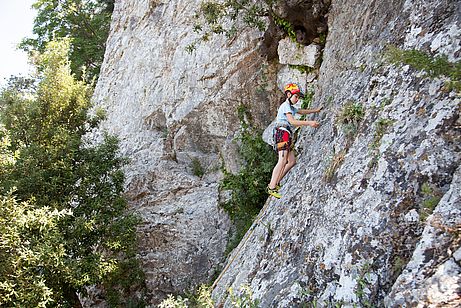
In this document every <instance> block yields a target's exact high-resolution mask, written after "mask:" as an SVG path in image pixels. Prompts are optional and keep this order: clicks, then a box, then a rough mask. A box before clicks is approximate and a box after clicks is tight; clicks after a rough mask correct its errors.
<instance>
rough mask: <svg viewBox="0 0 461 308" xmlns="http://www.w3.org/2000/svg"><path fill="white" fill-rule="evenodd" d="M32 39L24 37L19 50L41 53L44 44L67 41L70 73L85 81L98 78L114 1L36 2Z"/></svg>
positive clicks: (55, 0)
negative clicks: (83, 78)
mask: <svg viewBox="0 0 461 308" xmlns="http://www.w3.org/2000/svg"><path fill="white" fill-rule="evenodd" d="M33 8H35V9H36V10H37V17H36V18H35V21H34V28H33V33H34V34H35V37H34V38H26V39H24V40H23V42H22V43H21V45H20V47H22V48H23V49H24V50H28V51H31V50H38V51H39V52H43V51H44V49H45V46H46V45H47V43H49V42H50V41H52V40H55V39H59V38H70V39H71V48H70V55H69V58H70V61H71V69H72V72H73V73H74V74H75V75H76V76H77V78H80V77H81V76H84V75H85V78H86V80H87V81H89V80H92V78H93V77H96V78H97V76H98V75H99V70H100V67H101V64H102V60H103V57H104V51H105V45H106V40H107V36H108V34H109V28H110V19H111V15H112V11H113V9H114V0H75V1H74V0H72V1H71V0H36V1H35V3H34V4H33Z"/></svg>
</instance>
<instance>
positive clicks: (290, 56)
mask: <svg viewBox="0 0 461 308" xmlns="http://www.w3.org/2000/svg"><path fill="white" fill-rule="evenodd" d="M278 54H279V62H280V63H281V64H291V65H303V66H309V67H315V64H316V63H317V60H318V58H319V56H320V46H319V45H316V44H311V45H309V46H299V44H296V43H294V42H292V41H291V40H290V39H289V38H285V39H283V40H281V41H280V42H279V47H278Z"/></svg>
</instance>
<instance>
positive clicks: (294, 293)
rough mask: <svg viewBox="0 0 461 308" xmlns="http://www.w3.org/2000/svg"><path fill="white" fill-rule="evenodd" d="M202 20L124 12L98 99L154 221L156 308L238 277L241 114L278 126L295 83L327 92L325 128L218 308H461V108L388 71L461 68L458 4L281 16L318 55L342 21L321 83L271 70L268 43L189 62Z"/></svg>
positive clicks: (242, 37)
mask: <svg viewBox="0 0 461 308" xmlns="http://www.w3.org/2000/svg"><path fill="white" fill-rule="evenodd" d="M330 2H331V6H329V5H330ZM199 4H200V1H199V0H183V1H179V0H172V1H164V0H149V1H148V0H139V1H135V0H123V1H122V0H118V1H116V3H115V11H114V14H113V21H112V27H111V34H110V36H109V39H108V42H107V50H106V55H105V62H104V64H103V67H102V70H101V75H100V79H99V81H98V84H97V87H96V91H95V95H94V101H95V102H96V104H97V105H98V106H100V107H103V108H104V109H106V110H107V115H108V117H107V120H106V121H105V122H104V123H103V127H102V130H101V131H103V130H107V131H108V132H110V133H112V134H115V135H117V136H118V137H119V138H120V141H121V152H122V154H123V155H124V156H126V157H128V158H129V159H130V162H129V164H128V166H127V167H126V176H127V182H126V194H127V196H128V198H129V201H130V205H131V207H132V209H133V211H135V212H136V213H138V214H139V215H140V216H141V218H142V219H143V222H142V224H141V225H140V227H139V230H138V233H139V238H140V242H139V256H140V258H141V261H142V265H143V269H144V271H145V273H146V276H147V283H148V289H149V295H150V303H151V304H152V306H153V305H155V304H156V303H158V302H159V300H160V299H162V298H164V297H165V296H166V294H169V293H182V292H185V291H190V290H192V289H193V288H194V287H195V286H196V285H198V284H200V283H204V282H208V281H209V280H210V279H211V277H212V276H213V275H214V274H215V272H216V271H217V269H218V268H219V267H222V266H223V265H224V264H223V261H224V260H223V252H224V250H225V247H226V243H227V239H228V234H229V230H230V228H231V223H230V221H229V218H228V216H227V215H226V214H225V213H224V212H223V211H222V209H220V207H219V206H218V204H219V202H221V201H222V200H223V199H225V198H228V196H227V197H226V194H225V193H223V192H220V191H219V181H220V179H221V178H222V174H221V172H220V168H221V165H222V164H224V166H225V167H226V168H227V169H228V170H229V171H231V172H238V170H239V168H240V166H241V162H240V160H239V159H238V157H237V156H238V155H237V153H238V147H237V144H236V143H235V142H233V140H234V138H235V137H236V136H237V135H238V132H239V119H238V116H237V112H236V110H237V108H238V107H239V106H241V105H246V106H247V108H249V110H250V112H251V115H252V117H253V120H254V121H255V123H256V124H257V125H258V126H259V127H261V128H264V127H266V126H267V125H269V123H270V122H271V121H272V120H273V118H274V117H275V114H276V110H277V107H278V102H279V100H278V99H279V96H280V94H281V92H280V91H279V89H281V88H282V87H283V85H284V84H286V83H288V82H296V83H298V84H299V85H300V86H301V87H302V89H303V90H304V91H306V90H307V89H310V88H314V89H315V97H314V103H313V106H314V107H316V106H323V107H324V109H323V111H322V112H321V113H320V114H319V115H311V116H309V119H315V120H318V121H320V123H321V126H320V127H319V128H318V129H313V128H310V127H307V128H302V129H301V133H300V135H299V138H298V142H297V144H296V150H297V152H298V163H297V165H296V166H295V167H294V169H292V170H291V171H290V173H289V174H288V176H287V177H286V178H285V179H284V182H283V183H282V184H283V188H282V191H281V192H282V194H283V198H282V199H280V200H272V199H269V200H268V201H267V203H266V207H265V211H264V212H263V213H262V214H261V219H260V220H258V221H257V223H255V224H254V226H253V227H252V229H250V231H249V232H248V237H247V238H246V239H245V240H244V241H243V242H242V243H241V244H240V246H239V247H237V248H236V249H235V250H234V252H233V254H232V255H231V256H230V258H229V259H228V262H230V263H228V265H229V266H228V267H227V268H226V270H225V271H224V272H223V273H222V276H221V277H220V278H219V280H218V281H216V288H215V289H214V292H213V297H214V298H215V299H216V302H217V305H219V304H220V303H224V305H225V306H230V301H229V298H230V297H229V295H228V288H229V287H232V289H233V290H239V288H240V287H241V286H243V285H248V286H249V288H250V289H251V291H252V293H253V295H252V296H253V298H254V299H259V300H260V306H261V307H302V306H303V305H306V304H308V305H309V304H312V303H314V302H315V303H317V305H318V306H319V307H334V306H335V305H338V304H340V305H342V306H343V307H352V306H354V305H355V306H367V304H368V303H371V304H372V305H373V306H377V307H380V306H384V305H385V306H388V307H395V306H408V307H410V306H417V305H421V307H423V306H425V305H426V306H431V305H433V306H434V307H435V306H436V305H439V306H443V305H445V306H448V307H450V305H451V306H453V307H455V306H457V305H460V303H459V292H460V291H459V290H460V280H459V274H460V266H459V264H460V259H461V251H460V241H459V232H460V231H459V228H460V223H461V221H460V216H461V214H460V213H461V201H460V193H459V192H460V191H461V181H460V179H461V174H460V172H461V169H460V167H459V165H460V161H461V148H460V144H461V120H460V116H459V113H460V96H459V95H460V94H459V92H458V93H457V92H455V90H453V89H450V88H449V87H447V86H446V82H447V81H448V80H447V78H446V77H437V78H431V77H428V75H427V74H425V73H423V72H420V71H417V70H415V69H413V68H411V67H409V66H396V65H391V64H389V62H387V61H386V60H385V50H386V46H388V45H389V44H391V45H395V46H397V47H398V48H402V49H417V50H421V51H424V52H426V53H429V54H431V55H432V56H440V55H446V56H447V58H448V60H450V61H452V62H454V61H459V60H460V53H461V47H460V42H461V34H460V33H461V31H460V28H459V25H460V15H459V12H460V11H461V4H460V2H459V1H458V2H456V1H436V0H426V1H421V0H386V1H372V0H365V1H357V0H352V1H339V0H338V1H310V0H309V1H307V0H306V1H301V2H300V1H291V0H290V1H281V2H280V3H278V5H279V6H278V7H277V9H276V12H277V14H278V15H280V16H281V17H282V18H287V19H288V18H291V19H290V20H291V22H292V24H293V25H294V26H295V27H297V28H296V29H297V30H299V31H300V33H301V34H303V35H304V40H303V43H306V45H307V44H309V43H310V42H311V41H313V40H314V39H316V37H317V36H318V34H319V33H325V31H326V29H327V27H326V26H327V25H326V22H327V19H326V18H327V17H328V29H329V32H328V36H327V38H326V46H325V48H324V50H323V57H322V59H323V62H322V65H321V66H320V68H319V71H318V78H317V79H316V77H315V76H317V72H316V73H315V74H310V75H308V74H305V73H301V72H299V71H296V70H294V69H292V68H290V67H288V66H287V65H281V64H280V63H279V62H285V61H284V60H283V59H282V60H280V61H274V62H270V63H268V62H267V61H266V60H265V59H264V58H263V57H261V55H260V45H261V42H262V40H263V38H264V35H263V33H260V32H257V31H251V30H246V31H241V32H240V33H239V34H238V35H237V36H236V37H234V38H233V39H231V40H228V39H225V38H223V37H212V38H211V39H210V41H208V42H206V43H202V44H199V45H197V47H196V49H195V50H194V51H193V52H192V53H188V52H187V51H186V47H187V46H189V45H190V44H191V43H192V42H194V41H195V40H196V39H197V38H199V34H197V33H195V32H194V31H193V28H194V25H195V23H196V19H195V18H194V14H195V8H197V7H198V6H199ZM328 7H329V12H327V11H326V10H327V9H328ZM286 8H290V10H287V9H286ZM293 8H295V9H293ZM288 12H290V13H291V14H288ZM306 16H308V17H312V18H307V17H306ZM310 20H312V21H310ZM272 26H273V25H272ZM266 34H267V33H266ZM272 45H274V46H275V45H276V44H271V45H270V46H271V47H273V46H272ZM301 55H302V56H305V53H304V52H302V53H301ZM279 56H281V57H283V53H282V55H279ZM294 57H296V56H295V55H290V56H287V58H291V59H287V61H286V63H293V62H292V61H293V59H292V58H294ZM304 64H305V62H304ZM304 64H303V65H304ZM314 79H316V80H314ZM348 103H353V104H356V105H359V106H362V108H363V114H364V115H363V119H362V120H361V121H359V122H358V123H359V124H358V126H357V127H355V129H354V130H351V128H350V127H345V126H344V125H342V124H341V123H340V119H341V118H342V116H341V114H342V111H343V109H344V106H345V105H346V104H348ZM270 130H271V129H270V128H268V129H267V130H266V134H265V140H266V141H267V142H270V140H269V139H270ZM456 234H458V235H456ZM456 236H458V237H456Z"/></svg>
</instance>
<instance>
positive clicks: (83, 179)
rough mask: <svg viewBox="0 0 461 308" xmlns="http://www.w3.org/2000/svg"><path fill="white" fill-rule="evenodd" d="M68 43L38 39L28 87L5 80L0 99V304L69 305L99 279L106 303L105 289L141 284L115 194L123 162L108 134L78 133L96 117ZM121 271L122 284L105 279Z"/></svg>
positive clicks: (126, 217) (123, 208) (122, 204)
mask: <svg viewBox="0 0 461 308" xmlns="http://www.w3.org/2000/svg"><path fill="white" fill-rule="evenodd" d="M69 48H70V41H69V40H61V41H57V42H50V43H48V45H47V47H46V49H45V51H44V53H43V54H41V55H40V56H39V57H38V58H37V63H36V64H37V66H38V68H39V71H40V72H41V76H40V81H39V82H38V85H37V88H36V91H35V93H34V94H33V95H32V94H30V93H29V94H27V95H26V94H25V93H27V91H25V90H24V88H23V87H17V86H14V85H15V83H13V87H11V84H10V87H9V88H7V89H6V90H5V91H3V93H2V95H1V98H0V108H1V109H0V110H1V116H0V120H1V124H0V126H1V130H0V137H1V138H0V140H1V144H0V145H1V146H0V158H1V162H0V166H1V171H0V194H1V195H2V196H3V197H2V198H3V199H1V200H2V201H1V202H2V208H3V206H5V208H9V209H10V210H5V211H3V210H2V211H1V212H0V214H1V215H0V228H1V229H2V241H1V243H0V245H6V246H4V247H3V246H2V250H1V251H2V252H1V253H2V254H4V255H2V256H1V257H2V258H1V259H2V262H1V263H0V273H7V274H0V286H1V287H0V291H1V292H2V293H1V294H0V299H1V302H0V305H2V306H3V305H6V306H14V305H19V306H21V307H36V306H40V305H42V306H43V307H45V306H47V307H48V306H75V305H78V303H79V301H78V298H77V294H78V293H82V294H84V293H85V287H86V286H89V285H93V284H100V283H103V284H104V286H105V288H106V291H107V292H106V293H107V295H108V296H110V299H111V300H112V302H111V303H112V304H113V305H114V306H115V305H118V304H120V302H119V300H120V298H117V297H116V296H115V294H116V293H117V292H115V291H114V290H119V291H123V289H124V287H125V289H127V290H128V289H130V288H136V287H137V286H138V287H139V286H140V285H142V277H141V276H140V275H141V272H140V271H139V267H138V266H137V262H136V259H135V258H134V255H135V243H136V236H135V227H136V224H137V218H136V217H135V216H133V215H131V214H128V213H127V203H126V201H125V199H124V198H123V197H122V195H121V194H122V191H123V182H124V175H123V173H122V171H121V168H122V167H123V165H124V164H125V160H124V159H123V158H121V157H119V156H118V154H117V151H118V142H117V140H116V139H115V138H114V137H111V136H108V135H106V136H105V138H104V140H103V141H102V142H101V143H99V144H96V145H90V144H87V143H86V142H85V141H84V138H83V136H84V135H85V134H87V133H88V132H89V131H90V130H91V129H92V128H94V127H96V126H97V125H98V123H99V121H100V120H101V118H102V115H101V114H99V115H97V116H94V117H90V116H89V109H90V107H91V104H90V96H91V87H90V86H89V85H87V84H86V83H85V82H83V81H76V80H74V78H73V77H72V75H71V70H70V63H69V60H68V57H67V55H68V51H69ZM16 85H17V84H16ZM25 87H26V88H27V85H26V86H25ZM16 200H19V201H16ZM10 238H16V239H18V240H17V241H14V243H13V241H9V240H8V239H10ZM4 249H5V250H4ZM24 253H25V254H26V255H27V256H24ZM26 257H27V258H30V259H27V260H26V261H23V260H24V258H26ZM3 261H4V262H3ZM121 271H123V276H124V277H126V280H129V281H130V286H127V285H123V281H121V280H118V279H114V277H121V276H122V275H121ZM133 277H134V278H133ZM22 285H23V286H24V288H22V289H21V288H20V289H17V288H16V287H14V292H13V291H11V290H12V289H11V288H12V286H22ZM27 286H30V287H27ZM8 290H9V291H8ZM18 290H19V291H18ZM34 292H35V293H34ZM26 293H27V294H29V295H27V294H26Z"/></svg>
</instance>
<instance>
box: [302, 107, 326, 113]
mask: <svg viewBox="0 0 461 308" xmlns="http://www.w3.org/2000/svg"><path fill="white" fill-rule="evenodd" d="M322 108H323V107H319V108H316V109H298V113H299V114H311V113H318V112H320V111H321V110H322Z"/></svg>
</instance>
